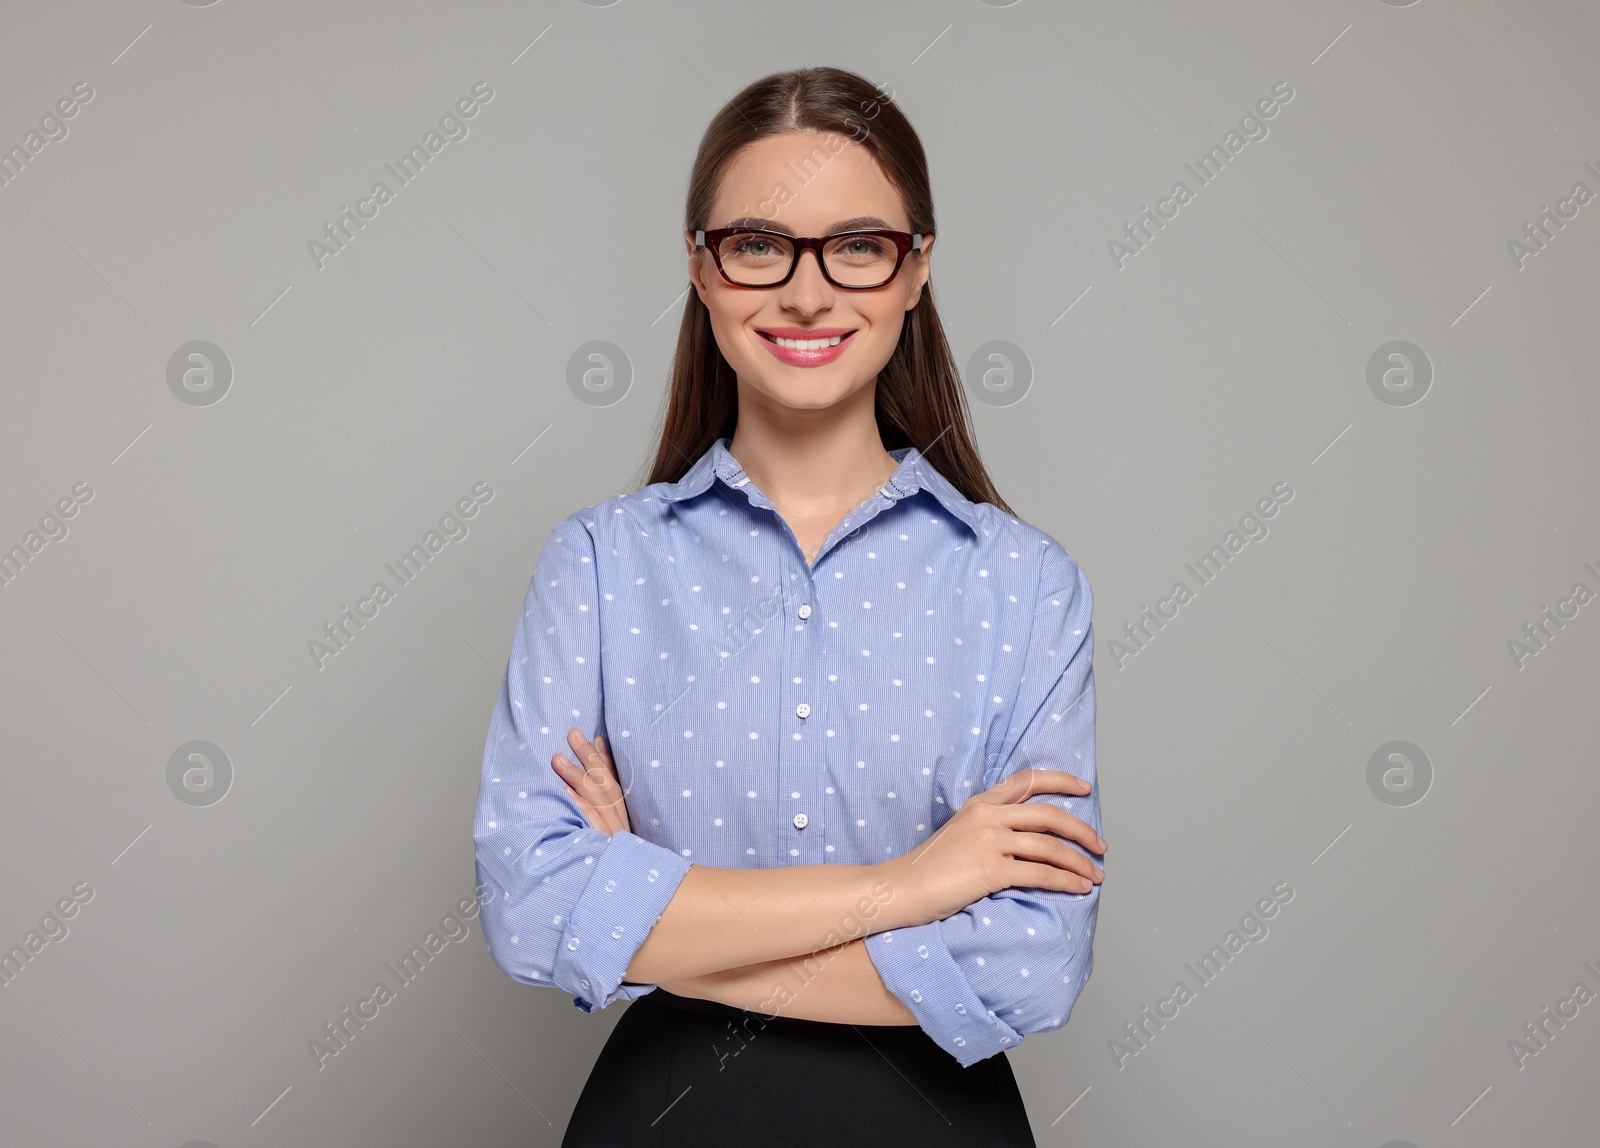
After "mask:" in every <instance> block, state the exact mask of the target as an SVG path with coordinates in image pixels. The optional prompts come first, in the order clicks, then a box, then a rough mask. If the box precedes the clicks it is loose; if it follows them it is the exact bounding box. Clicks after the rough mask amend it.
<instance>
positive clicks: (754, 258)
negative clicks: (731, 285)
mask: <svg viewBox="0 0 1600 1148" xmlns="http://www.w3.org/2000/svg"><path fill="white" fill-rule="evenodd" d="M718 254H719V255H720V256H721V260H722V271H723V273H724V274H725V275H727V277H728V278H729V279H732V280H733V281H734V282H735V283H738V284H741V285H743V286H746V287H765V286H767V285H768V284H770V283H776V282H778V281H779V280H780V279H782V278H783V277H784V276H785V275H787V274H789V265H790V264H791V263H792V262H793V261H794V244H792V243H790V242H788V241H787V240H785V239H781V238H779V237H778V236H776V235H761V234H759V233H754V232H751V233H745V234H734V235H730V236H728V237H727V238H726V239H724V240H723V241H722V246H721V247H720V248H719V249H718Z"/></svg>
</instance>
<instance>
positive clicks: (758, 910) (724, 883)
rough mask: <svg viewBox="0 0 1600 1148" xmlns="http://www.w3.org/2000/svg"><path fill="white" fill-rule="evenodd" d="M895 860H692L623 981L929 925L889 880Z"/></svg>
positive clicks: (809, 950)
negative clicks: (741, 865)
mask: <svg viewBox="0 0 1600 1148" xmlns="http://www.w3.org/2000/svg"><path fill="white" fill-rule="evenodd" d="M891 865H892V863H891V862H883V863H880V864H876V865H826V864H825V865H794V866H783V867H779V868H770V869H719V868H714V867H711V866H705V865H694V866H691V867H690V869H689V871H688V873H687V874H686V875H685V876H684V878H683V880H682V881H681V882H680V883H679V885H678V888H677V891H676V892H674V893H673V895H672V900H671V901H669V902H668V904H667V908H666V910H665V911H664V912H663V913H662V914H661V917H660V919H659V920H658V921H657V922H656V923H655V926H654V927H653V928H652V929H651V930H650V933H649V935H648V936H647V937H646V938H645V940H644V943H643V944H642V945H640V946H639V949H638V951H637V952H635V953H634V955H633V960H632V961H631V962H630V963H629V965H628V971H627V974H626V975H625V976H624V978H623V980H624V981H627V982H631V983H634V984H660V983H662V982H666V981H681V980H684V979H686V978H689V977H695V976H700V975H703V974H706V973H715V972H721V971H723V970H726V969H736V968H741V967H743V966H746V965H759V964H761V963H763V962H770V961H781V960H786V959H788V958H792V957H797V956H799V955H800V954H813V953H817V952H819V951H821V950H823V949H826V948H829V947H832V946H837V945H839V944H841V943H842V942H844V941H846V940H848V939H850V938H852V937H856V936H861V935H863V934H865V933H868V932H876V931H878V930H881V929H890V928H899V927H903V926H907V925H913V924H921V923H922V921H921V920H919V919H917V917H916V908H915V906H914V904H913V901H914V898H912V897H911V896H909V895H908V894H907V893H906V891H905V882H903V881H897V880H893V879H891V869H890V866H891ZM897 887H899V888H900V890H901V891H900V893H899V894H898V895H897V892H896V889H897ZM868 921H871V927H870V928H868V927H867V924H866V922H868Z"/></svg>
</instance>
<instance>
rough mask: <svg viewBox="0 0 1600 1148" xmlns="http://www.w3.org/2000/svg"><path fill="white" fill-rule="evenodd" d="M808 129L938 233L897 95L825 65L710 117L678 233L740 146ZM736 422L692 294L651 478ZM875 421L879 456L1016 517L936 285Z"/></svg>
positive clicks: (667, 474)
mask: <svg viewBox="0 0 1600 1148" xmlns="http://www.w3.org/2000/svg"><path fill="white" fill-rule="evenodd" d="M804 130H811V131H817V132H824V133H836V134H840V135H846V136H849V137H850V138H851V139H852V140H854V141H855V142H856V143H859V144H860V145H861V146H862V147H865V148H866V149H867V150H868V151H870V152H871V153H872V155H873V156H874V157H875V158H876V160H877V162H878V166H879V167H880V168H881V169H882V171H883V173H884V175H885V177H886V178H887V179H888V180H889V182H890V183H891V184H893V185H894V187H895V188H896V189H897V190H898V191H899V192H900V196H901V199H902V200H903V201H904V203H905V207H906V213H907V214H908V215H909V216H910V217H911V230H912V231H913V232H923V233H936V229H935V227H934V219H933V194H932V191H931V190H930V187H929V181H928V161H927V158H926V156H925V155H924V153H923V150H922V141H921V140H920V139H918V138H917V133H916V131H915V130H913V129H912V127H911V123H910V121H908V120H907V119H906V117H905V116H904V114H902V113H901V111H900V109H899V108H898V107H896V106H895V104H894V103H893V101H892V96H886V95H885V94H884V93H883V92H882V91H881V90H880V89H879V88H877V87H876V86H875V85H873V84H872V83H870V82H869V81H867V80H865V79H863V78H862V77H861V76H858V75H856V74H855V73H854V72H847V71H844V70H843V69H840V68H826V67H819V68H799V69H796V70H795V71H790V72H778V73H776V74H774V75H771V76H767V77H766V78H765V79H761V80H757V81H756V82H755V83H753V84H751V85H749V86H748V87H746V88H745V89H744V90H743V91H741V92H740V93H739V94H738V95H736V96H734V97H733V99H731V100H729V101H728V103H727V104H726V105H725V106H724V107H723V108H722V110H721V111H719V112H718V113H717V114H716V116H715V117H714V118H713V119H712V121H711V124H710V126H709V127H707V128H706V133H705V135H704V136H703V137H702V138H701V140H700V150H699V152H698V154H696V156H695V160H694V169H693V171H692V172H691V173H690V176H689V194H688V201H687V204H686V207H685V219H684V227H685V228H686V229H687V230H689V231H697V230H700V229H702V228H707V229H709V228H710V226H711V224H710V219H709V217H710V215H711V207H712V203H713V201H714V199H715V197H716V189H717V183H718V180H719V179H720V178H721V176H722V173H723V170H724V169H725V168H726V166H727V165H728V163H729V161H731V160H732V159H733V158H734V156H735V155H737V154H738V152H739V151H740V150H741V149H743V148H745V147H747V146H749V145H750V144H752V143H755V142H756V141H757V140H760V139H764V138H766V137H767V136H772V135H778V134H780V133H783V132H791V131H804ZM738 413H739V392H738V382H737V377H736V376H735V374H734V371H733V368H732V367H731V366H730V365H729V364H728V361H727V360H726V359H724V358H723V357H722V352H721V350H719V349H718V347H717V340H716V336H715V335H714V334H713V332H712V329H711V314H710V312H709V311H707V310H706V306H705V304H704V303H702V302H701V301H700V295H699V293H698V292H696V291H695V290H693V288H692V287H691V288H690V290H689V293H688V302H687V304H686V306H685V307H684V310H683V321H682V323H681V324H680V325H679V328H678V349H677V353H676V354H675V355H674V356H673V360H672V382H671V388H670V390H669V392H668V394H667V401H666V410H665V412H664V414H663V416H662V417H661V418H660V419H659V420H658V427H659V430H658V440H657V445H656V452H655V462H654V464H653V466H652V467H651V470H650V477H649V479H648V480H647V481H648V482H650V483H655V482H676V481H677V480H678V479H680V478H682V477H683V476H684V474H685V472H687V471H688V469H689V468H690V467H691V466H692V465H693V464H694V462H695V460H697V459H698V458H699V457H700V456H701V455H703V454H704V453H705V452H706V451H707V450H708V449H710V447H711V444H712V443H714V442H716V440H717V439H719V438H723V437H728V438H731V437H732V436H733V432H734V425H735V423H736V422H737V421H738ZM874 413H875V415H876V418H877V422H878V434H879V437H880V438H882V440H883V445H884V449H885V450H894V449H896V448H897V447H902V446H914V447H916V448H917V449H918V451H920V452H921V453H922V454H923V455H925V456H926V457H927V459H928V461H929V462H930V463H931V464H932V465H933V466H934V468H935V469H937V470H938V471H939V473H940V474H942V475H944V477H945V478H947V479H949V481H950V483H951V485H953V486H954V487H955V488H956V489H957V490H959V491H961V493H962V494H963V495H965V496H966V497H967V498H968V499H970V500H971V501H973V502H990V503H993V504H994V505H995V506H997V507H999V508H1000V509H1001V510H1004V511H1005V512H1006V513H1007V514H1014V513H1015V512H1014V511H1013V510H1012V509H1011V507H1009V506H1007V505H1006V503H1005V501H1004V500H1002V499H1001V497H1000V494H999V492H998V491H997V490H996V489H995V487H994V483H993V482H992V481H991V480H990V478H989V473H988V471H987V470H985V469H984V465H983V462H982V460H981V459H980V458H979V457H978V451H977V448H976V446H975V445H974V444H973V441H972V437H971V434H970V432H969V430H968V426H967V403H966V393H965V391H963V389H962V386H961V375H960V371H959V369H958V368H957V366H956V362H955V359H954V357H953V356H952V355H951V353H950V345H949V343H948V342H946V340H945V336H944V326H943V325H942V324H941V323H940V322H939V312H938V309H937V308H936V307H935V306H934V303H933V281H932V278H931V277H930V279H929V281H928V282H927V284H925V285H924V286H923V289H922V297H921V298H920V299H918V300H917V305H916V306H915V307H913V308H912V309H911V310H910V311H909V312H907V314H906V318H905V323H904V326H903V327H902V328H901V330H900V341H899V343H898V344H896V346H895V349H894V353H893V354H892V355H890V356H889V361H888V362H887V363H886V364H885V365H884V367H883V370H882V371H880V372H879V374H878V383H877V399H876V403H875V411H874Z"/></svg>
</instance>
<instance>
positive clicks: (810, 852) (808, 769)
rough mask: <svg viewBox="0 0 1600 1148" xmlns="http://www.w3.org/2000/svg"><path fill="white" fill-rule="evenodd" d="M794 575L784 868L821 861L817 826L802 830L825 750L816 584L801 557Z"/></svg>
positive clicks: (787, 657) (787, 652)
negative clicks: (820, 717)
mask: <svg viewBox="0 0 1600 1148" xmlns="http://www.w3.org/2000/svg"><path fill="white" fill-rule="evenodd" d="M796 549H797V550H798V547H797V548H796ZM794 573H796V574H797V575H798V577H796V578H793V579H791V580H790V584H791V585H792V586H795V587H797V589H796V590H795V591H794V593H792V594H791V595H790V596H789V598H788V601H787V602H786V603H785V612H786V614H787V616H788V624H787V625H786V626H785V627H784V668H783V688H784V690H785V691H787V697H786V705H785V707H784V708H785V710H786V713H785V716H784V719H783V741H782V745H781V747H780V750H779V752H780V754H781V755H782V761H783V769H781V770H780V778H781V784H782V789H781V791H780V800H781V801H782V802H783V803H784V805H785V806H786V809H785V811H784V813H783V816H785V817H786V818H787V820H788V824H786V825H785V826H784V827H783V835H782V838H783V841H784V848H783V850H782V852H783V861H784V862H785V863H787V864H790V865H813V864H817V863H820V862H821V861H822V860H823V856H822V836H821V833H820V832H819V830H820V829H821V828H822V826H821V824H820V823H819V824H818V826H817V828H816V829H811V830H807V829H806V826H808V825H809V824H810V823H811V818H812V815H813V814H814V813H817V812H819V811H820V806H818V805H816V804H815V803H816V802H817V801H818V800H819V798H818V796H817V795H818V793H819V792H820V787H821V784H822V781H821V779H822V775H823V766H824V763H823V760H822V755H823V754H824V752H825V747H824V745H823V743H822V737H821V732H820V730H819V728H818V723H817V722H816V721H814V720H812V715H813V713H818V714H820V712H821V711H820V709H817V708H816V707H815V706H814V705H813V703H818V704H820V700H821V699H820V698H819V697H818V695H817V692H816V691H817V690H818V689H820V688H821V676H820V669H821V664H822V657H821V643H822V642H823V641H824V640H825V634H823V633H821V632H818V631H817V629H816V625H817V623H816V621H815V617H816V607H815V606H814V605H813V602H814V600H815V595H816V584H815V582H814V581H813V580H812V577H811V567H810V566H809V565H808V564H806V563H805V561H804V559H803V558H802V559H801V561H800V562H799V564H798V565H797V567H796V569H795V570H794ZM796 679H799V680H798V681H797V680H796Z"/></svg>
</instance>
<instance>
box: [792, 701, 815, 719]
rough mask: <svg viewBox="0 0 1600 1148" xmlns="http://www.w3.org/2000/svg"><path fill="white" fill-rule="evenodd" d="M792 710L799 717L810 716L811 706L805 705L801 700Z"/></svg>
mask: <svg viewBox="0 0 1600 1148" xmlns="http://www.w3.org/2000/svg"><path fill="white" fill-rule="evenodd" d="M794 712H795V714H796V715H798V716H799V717H810V716H811V707H810V706H808V705H806V703H805V702H801V703H800V704H799V705H797V706H795V707H794Z"/></svg>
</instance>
